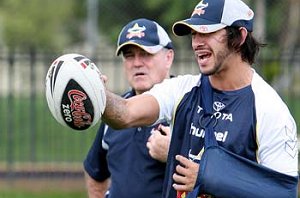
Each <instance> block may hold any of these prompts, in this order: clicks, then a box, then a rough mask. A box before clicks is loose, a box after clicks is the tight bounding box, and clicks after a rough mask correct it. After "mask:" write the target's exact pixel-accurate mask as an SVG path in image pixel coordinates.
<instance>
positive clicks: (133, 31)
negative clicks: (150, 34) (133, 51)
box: [126, 23, 146, 39]
mask: <svg viewBox="0 0 300 198" xmlns="http://www.w3.org/2000/svg"><path fill="white" fill-rule="evenodd" d="M145 30H146V27H145V26H143V27H140V26H139V24H138V23H135V24H134V26H133V27H132V28H129V29H128V30H127V32H128V34H127V35H126V38H128V39H131V38H132V37H139V38H142V37H144V36H145V33H144V31H145Z"/></svg>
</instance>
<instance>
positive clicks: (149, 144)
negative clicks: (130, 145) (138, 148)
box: [146, 142, 151, 152]
mask: <svg viewBox="0 0 300 198" xmlns="http://www.w3.org/2000/svg"><path fill="white" fill-rule="evenodd" d="M146 147H147V148H148V150H149V152H150V150H151V143H150V142H147V143H146Z"/></svg>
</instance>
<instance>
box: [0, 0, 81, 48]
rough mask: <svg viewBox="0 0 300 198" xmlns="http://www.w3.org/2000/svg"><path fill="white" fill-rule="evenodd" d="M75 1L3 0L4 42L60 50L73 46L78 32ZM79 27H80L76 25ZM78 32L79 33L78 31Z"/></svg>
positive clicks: (17, 45) (20, 46) (1, 6)
mask: <svg viewBox="0 0 300 198" xmlns="http://www.w3.org/2000/svg"><path fill="white" fill-rule="evenodd" d="M75 5H76V4H75V1H72V0H64V1H60V0H43V1H40V0H30V1H26V3H25V2H24V1H18V0H2V3H1V4H0V13H1V14H0V16H1V18H2V23H3V28H2V29H3V36H4V42H5V44H6V45H7V46H8V47H9V48H10V49H21V50H28V49H35V48H39V49H44V50H57V49H61V48H63V46H65V45H70V43H71V41H73V40H72V37H70V35H71V34H74V32H76V31H77V32H78V26H79V25H78V18H76V16H75V15H74V14H75V13H74V7H75ZM73 27H77V28H75V29H74V28H73ZM74 35H78V34H74Z"/></svg>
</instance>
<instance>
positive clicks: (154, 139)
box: [146, 125, 171, 162]
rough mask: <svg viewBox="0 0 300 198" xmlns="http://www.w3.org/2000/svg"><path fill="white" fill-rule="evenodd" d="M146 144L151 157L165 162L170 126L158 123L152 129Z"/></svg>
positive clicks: (169, 139) (169, 138)
mask: <svg viewBox="0 0 300 198" xmlns="http://www.w3.org/2000/svg"><path fill="white" fill-rule="evenodd" d="M151 133H152V134H151V136H150V137H149V139H148V142H147V144H146V146H147V148H148V149H149V154H150V156H151V157H152V158H154V159H156V160H159V161H161V162H166V161H167V158H168V153H169V146H170V141H171V132H170V127H167V126H163V125H159V126H158V127H157V128H156V129H153V130H152V132H151Z"/></svg>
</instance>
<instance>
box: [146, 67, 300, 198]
mask: <svg viewBox="0 0 300 198" xmlns="http://www.w3.org/2000/svg"><path fill="white" fill-rule="evenodd" d="M201 77H202V76H201V74H200V75H197V76H193V75H184V76H178V77H177V78H173V79H168V80H165V81H164V82H163V83H162V84H158V85H155V86H154V87H153V88H152V89H151V90H150V91H149V92H146V93H145V94H151V95H153V96H154V97H155V98H156V99H157V101H158V103H159V106H160V114H159V119H158V120H157V122H159V121H160V120H164V119H166V120H168V121H169V122H172V123H173V124H172V128H173V129H172V131H173V132H172V140H171V145H170V151H169V156H168V163H167V173H166V181H165V185H164V187H165V188H166V189H167V191H174V189H173V188H172V187H171V185H172V183H173V181H172V175H173V173H174V171H175V166H176V162H175V155H177V154H180V155H183V156H185V157H187V158H188V159H190V160H193V161H195V162H197V163H199V162H200V161H201V156H202V153H203V152H204V136H205V131H204V129H203V127H201V122H200V121H199V120H201V119H200V117H201V115H203V98H202V96H201V94H203V93H200V92H201V89H200V88H199V86H200V84H201V81H200V79H201ZM209 86H211V85H210V84H209ZM198 88H199V89H198ZM212 102H213V113H214V115H215V117H216V118H217V122H216V125H215V127H214V134H215V137H216V140H217V142H218V144H219V145H221V146H223V147H224V148H226V149H228V150H230V151H232V152H234V153H236V154H238V155H240V156H243V157H245V158H248V159H250V160H252V161H255V162H257V163H260V164H262V165H264V166H266V167H268V168H271V169H273V170H275V171H278V172H281V173H284V174H287V175H291V176H297V175H298V148H297V133H296V131H297V130H296V124H295V121H294V119H293V117H292V116H291V114H290V112H289V110H288V108H287V106H286V105H285V103H284V102H283V101H282V100H281V98H280V97H279V95H278V94H277V93H276V92H275V90H274V89H273V88H272V87H271V86H269V85H268V84H267V83H266V82H265V81H264V80H263V79H262V78H261V77H260V76H259V75H258V74H257V73H256V72H255V71H254V70H253V79H252V82H251V84H250V85H249V86H246V87H244V88H242V89H239V90H235V91H220V90H216V89H213V101H212ZM177 108H183V109H184V110H182V109H181V111H178V109H177ZM177 112H178V114H176V113H177ZM179 140H180V141H179ZM166 194H167V196H165V197H172V196H169V195H170V194H171V195H173V196H175V195H176V194H175V192H166Z"/></svg>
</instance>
